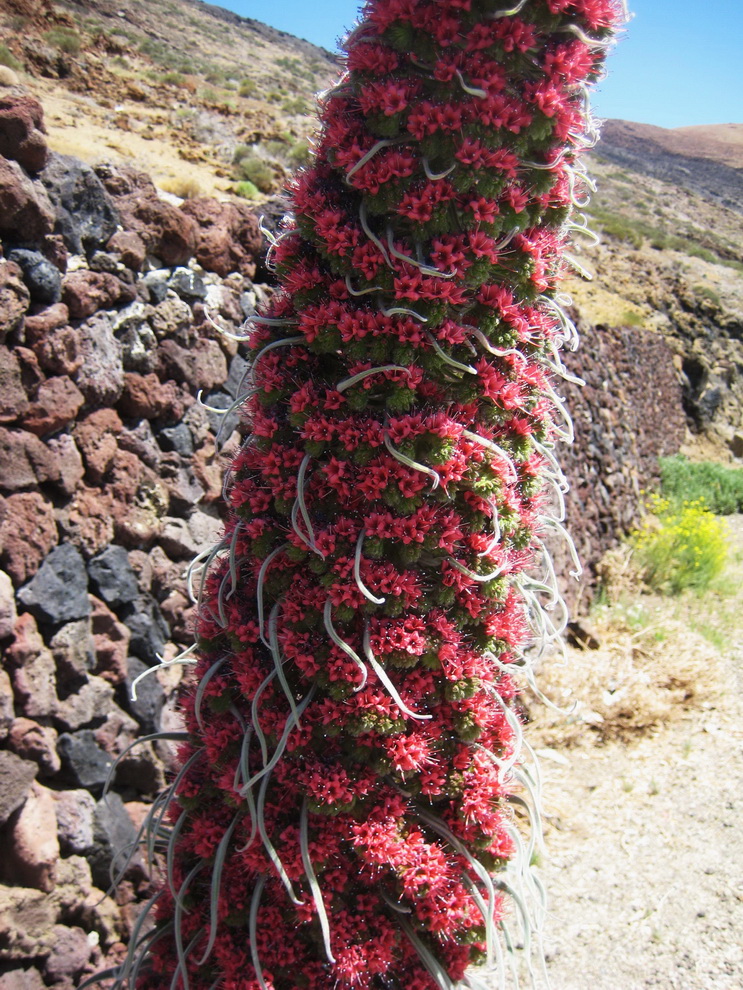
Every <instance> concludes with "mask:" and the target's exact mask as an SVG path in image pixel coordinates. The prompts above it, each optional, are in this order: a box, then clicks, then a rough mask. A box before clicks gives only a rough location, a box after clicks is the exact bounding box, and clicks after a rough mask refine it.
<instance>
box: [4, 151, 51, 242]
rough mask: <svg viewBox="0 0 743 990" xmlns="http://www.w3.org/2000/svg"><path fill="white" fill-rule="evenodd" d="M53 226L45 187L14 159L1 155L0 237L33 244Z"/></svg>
mask: <svg viewBox="0 0 743 990" xmlns="http://www.w3.org/2000/svg"><path fill="white" fill-rule="evenodd" d="M53 229H54V209H53V207H52V205H51V203H50V202H49V197H48V196H47V194H46V190H45V189H44V187H43V186H42V185H41V183H40V182H34V181H32V180H31V179H29V177H28V176H27V175H26V173H25V172H24V171H23V169H22V168H21V166H20V165H19V164H18V163H17V162H12V161H7V160H6V159H5V158H0V237H2V238H4V239H8V240H10V239H12V240H15V241H21V242H24V243H36V242H38V241H39V240H40V239H41V238H42V237H44V235H45V234H50V233H51V232H52V230H53Z"/></svg>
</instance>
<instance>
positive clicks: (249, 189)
mask: <svg viewBox="0 0 743 990" xmlns="http://www.w3.org/2000/svg"><path fill="white" fill-rule="evenodd" d="M233 192H234V193H235V195H236V196H240V197H241V198H242V199H257V198H258V197H259V196H260V192H259V190H258V187H257V186H256V185H255V183H253V182H249V181H247V180H244V181H243V182H238V183H237V185H235V186H234V187H233Z"/></svg>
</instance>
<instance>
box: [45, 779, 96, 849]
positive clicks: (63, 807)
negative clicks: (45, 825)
mask: <svg viewBox="0 0 743 990" xmlns="http://www.w3.org/2000/svg"><path fill="white" fill-rule="evenodd" d="M55 798H56V805H55V809H54V810H55V813H56V816H57V838H58V839H59V845H60V848H61V850H62V853H63V854H64V855H66V856H68V855H69V854H70V853H85V852H87V851H88V849H90V847H91V846H92V845H93V816H94V814H95V798H94V797H93V795H92V794H91V793H90V791H84V790H69V791H57V793H56V795H55Z"/></svg>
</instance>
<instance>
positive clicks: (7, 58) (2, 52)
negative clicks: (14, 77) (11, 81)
mask: <svg viewBox="0 0 743 990" xmlns="http://www.w3.org/2000/svg"><path fill="white" fill-rule="evenodd" d="M0 65H4V66H6V67H7V68H8V69H13V70H14V71H15V72H19V71H20V70H21V69H22V68H23V66H22V65H21V63H20V62H19V61H18V59H17V58H16V57H15V55H14V54H13V52H12V51H11V50H10V49H9V48H8V47H7V46H6V45H0Z"/></svg>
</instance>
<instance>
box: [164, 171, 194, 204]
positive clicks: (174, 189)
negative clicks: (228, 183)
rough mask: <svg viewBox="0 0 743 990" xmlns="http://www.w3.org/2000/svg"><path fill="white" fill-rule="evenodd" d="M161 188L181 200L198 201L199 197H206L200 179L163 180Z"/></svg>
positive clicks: (184, 177)
mask: <svg viewBox="0 0 743 990" xmlns="http://www.w3.org/2000/svg"><path fill="white" fill-rule="evenodd" d="M160 188H161V189H162V190H163V191H164V192H167V193H171V195H173V196H178V197H179V198H180V199H198V197H199V196H203V195H204V190H203V189H202V188H201V184H200V183H199V181H198V179H194V178H193V177H191V176H183V177H177V178H174V179H163V180H162V181H161V182H160Z"/></svg>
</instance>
